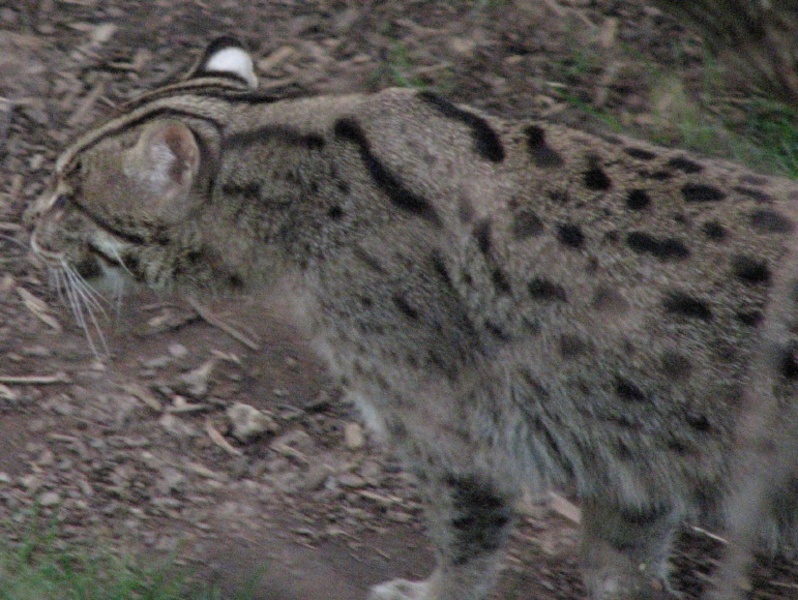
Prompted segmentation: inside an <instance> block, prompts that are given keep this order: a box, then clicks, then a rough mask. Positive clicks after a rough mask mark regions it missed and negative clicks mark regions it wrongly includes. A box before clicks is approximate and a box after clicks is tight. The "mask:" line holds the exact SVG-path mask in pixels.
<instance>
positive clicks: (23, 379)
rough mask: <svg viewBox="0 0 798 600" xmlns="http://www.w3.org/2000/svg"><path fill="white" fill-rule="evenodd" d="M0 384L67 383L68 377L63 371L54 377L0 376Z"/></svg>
mask: <svg viewBox="0 0 798 600" xmlns="http://www.w3.org/2000/svg"><path fill="white" fill-rule="evenodd" d="M0 383H10V384H12V385H47V384H50V383H69V376H68V375H67V374H66V373H64V372H63V371H59V372H58V373H56V374H55V375H0Z"/></svg>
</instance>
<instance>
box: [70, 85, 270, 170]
mask: <svg viewBox="0 0 798 600" xmlns="http://www.w3.org/2000/svg"><path fill="white" fill-rule="evenodd" d="M245 91H246V90H245V89H244V88H242V86H241V84H239V83H238V82H236V81H235V80H231V79H230V78H227V77H202V78H196V79H191V80H188V81H183V82H179V83H176V84H173V85H169V86H166V87H162V88H159V89H157V90H154V91H152V92H149V93H146V94H143V95H142V96H139V97H138V98H135V99H133V100H131V101H130V102H129V103H127V104H125V105H123V106H122V107H121V109H122V110H124V111H127V112H125V113H123V114H121V115H118V116H116V117H113V118H111V119H109V120H108V121H106V122H105V123H104V124H102V125H100V126H99V127H97V128H95V129H92V130H91V131H88V132H87V133H85V134H83V135H82V136H81V137H79V138H78V139H77V140H76V141H75V142H73V143H72V145H71V146H70V147H68V148H67V149H66V150H65V151H64V152H63V153H62V154H61V156H59V158H58V160H57V161H56V165H55V171H56V174H57V175H59V176H64V175H66V174H68V173H69V172H70V171H71V170H72V169H73V168H74V165H75V162H76V159H77V157H78V155H80V154H81V153H82V152H85V151H86V150H89V149H91V148H92V147H93V146H95V145H97V144H98V143H100V142H101V141H102V140H104V139H105V138H107V137H109V136H113V135H117V134H119V133H122V132H124V131H125V130H127V129H129V128H130V127H133V126H136V125H139V124H141V123H143V122H145V121H147V120H148V119H151V118H154V117H157V116H169V115H171V116H174V117H178V118H179V117H181V116H182V117H191V118H195V119H196V118H199V119H209V120H213V117H212V115H210V114H203V113H204V111H203V110H202V108H201V107H202V105H203V104H204V102H203V100H205V101H207V100H208V99H211V100H212V99H213V98H217V99H218V98H226V99H231V98H232V97H235V96H236V95H241V96H243V95H244V94H243V93H242V92H245ZM250 95H251V94H250ZM257 99H262V100H264V101H273V100H274V99H273V98H267V97H262V98H261V97H258V98H257Z"/></svg>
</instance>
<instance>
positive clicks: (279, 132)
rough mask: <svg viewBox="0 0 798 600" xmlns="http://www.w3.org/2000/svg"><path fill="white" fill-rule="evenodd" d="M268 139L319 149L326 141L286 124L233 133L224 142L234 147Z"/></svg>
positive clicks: (309, 148) (317, 135)
mask: <svg viewBox="0 0 798 600" xmlns="http://www.w3.org/2000/svg"><path fill="white" fill-rule="evenodd" d="M269 140H276V141H279V142H283V143H285V144H288V145H291V146H299V147H302V148H307V149H308V150H321V149H323V148H324V144H325V143H326V140H325V139H324V138H323V137H322V136H320V135H319V134H316V133H302V132H301V131H299V130H298V129H296V128H294V127H289V126H286V125H264V126H263V127H258V128H257V129H252V130H249V131H242V132H240V133H235V134H233V135H231V136H229V137H228V138H226V139H225V140H224V144H225V146H226V147H228V148H230V147H232V148H236V147H241V146H250V145H252V144H257V143H261V142H264V141H269Z"/></svg>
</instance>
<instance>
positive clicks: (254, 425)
mask: <svg viewBox="0 0 798 600" xmlns="http://www.w3.org/2000/svg"><path fill="white" fill-rule="evenodd" d="M227 418H228V419H230V425H231V433H232V434H233V437H235V438H236V439H237V440H239V441H241V442H249V441H252V440H254V439H255V438H257V437H260V436H262V435H264V434H266V433H275V432H276V431H277V429H278V427H277V422H276V421H275V420H274V418H272V416H271V415H269V414H267V413H265V412H263V411H261V410H258V409H257V408H255V407H254V406H250V405H249V404H244V403H243V402H236V403H235V404H233V405H232V406H230V407H228V408H227Z"/></svg>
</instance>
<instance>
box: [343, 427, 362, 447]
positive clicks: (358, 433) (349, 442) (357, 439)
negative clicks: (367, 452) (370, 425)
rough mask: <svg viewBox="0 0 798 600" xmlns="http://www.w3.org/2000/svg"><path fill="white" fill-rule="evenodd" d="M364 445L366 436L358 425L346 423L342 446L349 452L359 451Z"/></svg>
mask: <svg viewBox="0 0 798 600" xmlns="http://www.w3.org/2000/svg"><path fill="white" fill-rule="evenodd" d="M365 443H366V436H365V435H364V434H363V428H362V427H361V426H360V423H347V424H346V425H344V444H345V445H346V447H347V448H349V449H350V450H359V449H360V448H362V447H363V444H365Z"/></svg>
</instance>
